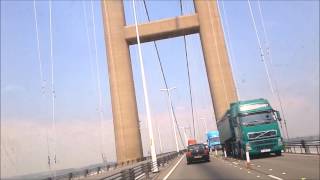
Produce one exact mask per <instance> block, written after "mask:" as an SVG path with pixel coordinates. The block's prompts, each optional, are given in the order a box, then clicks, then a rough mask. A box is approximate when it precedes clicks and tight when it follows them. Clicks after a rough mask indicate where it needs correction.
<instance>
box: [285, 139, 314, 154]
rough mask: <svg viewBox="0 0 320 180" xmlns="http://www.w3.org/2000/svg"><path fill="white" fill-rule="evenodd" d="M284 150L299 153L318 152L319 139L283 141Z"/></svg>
mask: <svg viewBox="0 0 320 180" xmlns="http://www.w3.org/2000/svg"><path fill="white" fill-rule="evenodd" d="M284 147H285V148H284V151H285V152H287V153H299V154H320V140H298V141H285V142H284Z"/></svg>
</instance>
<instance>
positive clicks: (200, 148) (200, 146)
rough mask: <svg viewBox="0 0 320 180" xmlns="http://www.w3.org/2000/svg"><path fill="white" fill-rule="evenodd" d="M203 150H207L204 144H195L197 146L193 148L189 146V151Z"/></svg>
mask: <svg viewBox="0 0 320 180" xmlns="http://www.w3.org/2000/svg"><path fill="white" fill-rule="evenodd" d="M202 149H205V146H204V144H195V145H191V146H188V150H191V151H192V150H202Z"/></svg>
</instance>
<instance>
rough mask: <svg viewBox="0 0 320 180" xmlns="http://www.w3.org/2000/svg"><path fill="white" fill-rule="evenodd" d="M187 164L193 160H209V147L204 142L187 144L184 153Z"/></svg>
mask: <svg viewBox="0 0 320 180" xmlns="http://www.w3.org/2000/svg"><path fill="white" fill-rule="evenodd" d="M186 158H187V164H190V163H192V162H195V161H206V162H209V161H210V156H209V149H208V148H206V147H205V145H204V144H193V145H189V146H188V148H187V153H186Z"/></svg>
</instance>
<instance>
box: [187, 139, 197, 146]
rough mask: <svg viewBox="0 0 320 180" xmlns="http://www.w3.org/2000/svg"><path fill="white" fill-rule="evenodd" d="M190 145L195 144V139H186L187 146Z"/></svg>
mask: <svg viewBox="0 0 320 180" xmlns="http://www.w3.org/2000/svg"><path fill="white" fill-rule="evenodd" d="M192 144H197V141H196V140H195V139H188V146H189V145H192Z"/></svg>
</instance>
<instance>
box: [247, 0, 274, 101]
mask: <svg viewBox="0 0 320 180" xmlns="http://www.w3.org/2000/svg"><path fill="white" fill-rule="evenodd" d="M247 2H248V6H249V10H250V15H251V20H252V25H253V27H254V31H255V34H256V38H257V41H258V45H259V50H260V55H261V61H262V62H263V64H264V68H265V71H266V74H267V79H268V82H269V87H270V90H271V93H272V94H273V95H274V89H273V85H272V80H271V75H270V72H269V68H268V65H267V63H266V61H265V58H264V57H265V56H264V51H263V49H262V44H261V40H260V36H259V33H258V29H257V24H256V21H255V19H254V16H253V12H252V7H251V3H250V0H247Z"/></svg>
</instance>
